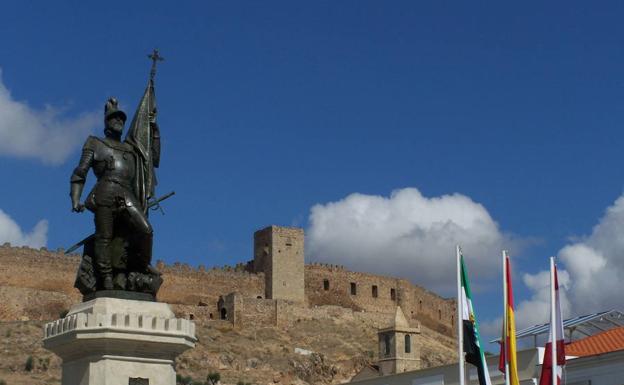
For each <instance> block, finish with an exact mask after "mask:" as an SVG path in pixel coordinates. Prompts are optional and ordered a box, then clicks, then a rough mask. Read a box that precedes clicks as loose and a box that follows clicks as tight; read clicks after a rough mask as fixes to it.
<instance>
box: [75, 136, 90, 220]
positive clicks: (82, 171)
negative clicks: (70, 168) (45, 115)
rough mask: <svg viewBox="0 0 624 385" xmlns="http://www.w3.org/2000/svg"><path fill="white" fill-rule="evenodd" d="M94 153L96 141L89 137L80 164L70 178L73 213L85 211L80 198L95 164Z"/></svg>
mask: <svg viewBox="0 0 624 385" xmlns="http://www.w3.org/2000/svg"><path fill="white" fill-rule="evenodd" d="M94 153H95V148H94V141H93V138H92V137H89V139H87V142H86V143H85V145H84V147H83V148H82V155H81V156H80V162H79V163H78V166H77V167H76V168H75V169H74V172H73V173H72V175H71V178H70V190H69V196H70V197H71V201H72V210H73V211H82V210H83V209H84V206H82V205H81V204H80V196H81V195H82V190H83V188H84V185H85V182H86V180H87V173H88V172H89V168H91V164H92V163H93V158H94V155H93V154H94Z"/></svg>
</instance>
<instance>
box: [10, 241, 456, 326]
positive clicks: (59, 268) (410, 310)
mask: <svg viewBox="0 0 624 385" xmlns="http://www.w3.org/2000/svg"><path fill="white" fill-rule="evenodd" d="M286 234H287V233H286ZM301 235H302V233H301ZM286 240H287V238H286V237H285V238H284V241H286ZM291 242H292V240H291ZM283 246H286V245H285V244H284V245H283ZM293 246H294V245H293ZM296 247H297V248H299V246H296ZM300 247H303V244H301V245H300ZM277 250H280V249H277ZM278 254H281V253H278ZM79 261H80V257H79V256H77V255H64V254H62V252H53V251H48V250H45V249H42V250H35V249H30V248H22V247H10V246H7V245H5V246H0V298H2V299H3V300H4V299H5V298H6V299H7V300H5V301H0V320H14V319H20V318H21V317H27V318H29V319H42V320H45V319H52V318H57V317H58V315H59V313H60V312H62V311H63V309H68V308H69V306H71V304H73V303H76V302H80V301H81V295H80V293H79V292H78V291H77V290H76V289H74V288H73V282H74V278H75V273H76V270H77V268H78V264H79ZM303 266H304V265H303V261H301V267H302V270H303V268H304V267H303ZM157 268H158V269H159V270H160V271H161V272H162V273H163V279H164V283H163V286H162V287H161V289H160V291H159V293H158V299H159V301H163V302H167V303H170V304H172V305H174V308H176V309H178V311H179V312H182V313H186V316H185V317H186V318H189V317H194V318H197V319H199V318H201V319H203V320H209V319H213V320H215V321H216V320H218V319H219V318H220V309H219V308H218V306H217V302H218V300H219V297H220V296H226V295H227V294H229V293H232V292H237V293H239V294H240V296H241V298H242V303H241V304H240V307H242V309H243V310H242V315H241V317H240V319H241V322H242V323H243V324H244V323H245V322H249V323H253V324H258V325H260V324H263V323H267V324H281V323H289V322H294V321H296V319H306V318H310V317H317V316H318V317H354V318H357V317H360V318H362V320H363V322H364V321H366V322H367V323H371V324H375V325H378V327H383V326H384V325H385V322H387V320H388V319H390V318H388V317H389V315H392V314H394V312H395V308H396V306H397V305H400V306H401V307H402V309H403V310H404V312H405V315H406V317H407V318H408V320H409V321H410V322H411V323H416V322H421V323H422V324H423V325H425V326H428V327H429V328H432V329H435V330H437V331H439V332H442V333H445V334H447V335H453V334H454V333H455V330H456V329H455V327H453V324H454V322H455V318H456V316H455V301H454V300H447V299H444V298H441V297H439V296H437V295H436V294H434V293H432V292H429V291H427V290H425V289H423V288H421V287H419V286H417V285H413V284H411V283H410V282H408V281H406V280H402V279H397V278H391V277H384V276H379V275H374V274H366V273H357V272H351V271H348V270H346V269H344V268H342V267H339V266H331V265H318V264H312V265H306V266H305V270H303V271H304V272H305V273H304V276H303V277H304V278H302V279H301V280H300V281H299V284H300V285H301V286H302V287H303V285H304V282H305V297H304V298H305V299H306V302H303V303H302V302H300V301H295V302H292V301H289V300H284V299H282V300H277V301H273V300H268V299H266V297H265V276H264V273H261V272H258V273H250V272H247V271H243V269H233V268H229V267H226V268H215V269H209V270H207V269H205V268H203V267H200V268H192V267H190V266H188V265H186V264H179V263H175V264H172V265H165V264H164V263H162V262H159V263H158V265H157ZM293 279H294V278H293ZM325 280H327V281H328V290H325V286H324V285H325V283H324V281H325ZM351 283H355V284H356V294H355V295H352V294H351ZM373 285H375V286H377V297H373V293H372V290H373V289H372V287H373ZM392 289H394V299H393V298H392V295H391V290H392ZM258 297H260V298H258ZM24 299H26V300H24ZM3 302H4V303H3Z"/></svg>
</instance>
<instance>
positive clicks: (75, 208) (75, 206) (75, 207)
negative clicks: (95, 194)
mask: <svg viewBox="0 0 624 385" xmlns="http://www.w3.org/2000/svg"><path fill="white" fill-rule="evenodd" d="M84 209H85V205H83V204H82V203H80V202H72V211H73V212H75V213H81V212H83V211H84Z"/></svg>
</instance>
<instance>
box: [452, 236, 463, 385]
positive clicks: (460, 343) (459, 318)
mask: <svg viewBox="0 0 624 385" xmlns="http://www.w3.org/2000/svg"><path fill="white" fill-rule="evenodd" d="M455 251H456V254H457V349H458V351H459V352H458V353H459V385H465V382H466V375H465V373H464V370H465V368H464V301H463V293H462V291H463V289H462V284H461V249H460V248H459V245H457V246H456V248H455Z"/></svg>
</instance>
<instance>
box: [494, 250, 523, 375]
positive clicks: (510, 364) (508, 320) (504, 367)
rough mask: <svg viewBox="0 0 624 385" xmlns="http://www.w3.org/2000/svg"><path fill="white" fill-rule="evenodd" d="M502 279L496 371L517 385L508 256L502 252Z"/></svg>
mask: <svg viewBox="0 0 624 385" xmlns="http://www.w3.org/2000/svg"><path fill="white" fill-rule="evenodd" d="M503 275H504V277H503V279H504V288H505V290H504V292H505V295H504V301H505V314H504V316H503V336H502V338H501V342H500V345H501V351H500V359H499V362H498V369H499V370H500V371H501V372H503V373H505V376H507V378H508V379H509V380H508V382H507V383H508V384H509V385H519V383H520V382H519V380H518V360H517V356H516V321H515V318H514V303H513V290H512V286H511V267H510V264H509V255H507V252H505V251H504V252H503Z"/></svg>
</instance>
